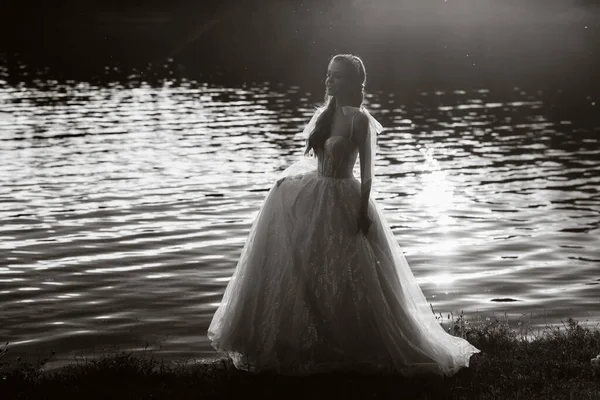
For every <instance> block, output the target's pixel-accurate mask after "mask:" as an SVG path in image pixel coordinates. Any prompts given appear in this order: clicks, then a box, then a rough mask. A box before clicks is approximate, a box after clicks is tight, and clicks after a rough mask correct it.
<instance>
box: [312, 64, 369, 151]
mask: <svg viewBox="0 0 600 400" xmlns="http://www.w3.org/2000/svg"><path fill="white" fill-rule="evenodd" d="M334 61H342V62H343V63H344V64H345V65H346V70H347V74H346V76H347V84H348V85H349V87H348V89H349V96H350V105H351V106H353V107H360V106H361V105H362V103H363V101H364V98H365V84H366V82H367V72H366V71H365V66H364V64H363V62H362V60H361V59H360V58H358V57H357V56H355V55H352V54H338V55H336V56H334V57H333V58H332V59H331V60H330V61H329V64H331V63H332V62H334ZM335 106H336V99H335V97H333V96H328V95H327V94H325V101H324V102H323V104H322V106H321V107H325V110H324V111H323V112H322V113H321V115H319V117H318V118H317V121H316V122H315V129H314V130H313V131H312V132H311V133H310V134H309V135H308V139H307V140H306V150H305V151H304V154H305V155H307V154H309V153H310V151H311V150H312V152H313V155H315V156H316V155H317V152H318V151H322V150H323V146H324V145H325V140H327V138H328V137H329V135H331V123H332V122H333V115H334V113H335Z"/></svg>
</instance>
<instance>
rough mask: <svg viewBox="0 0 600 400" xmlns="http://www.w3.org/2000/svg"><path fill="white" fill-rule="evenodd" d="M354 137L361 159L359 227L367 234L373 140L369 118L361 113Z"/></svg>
mask: <svg viewBox="0 0 600 400" xmlns="http://www.w3.org/2000/svg"><path fill="white" fill-rule="evenodd" d="M353 137H354V140H355V143H356V144H357V145H358V155H359V157H360V208H359V217H358V221H359V222H358V225H359V230H360V229H363V233H365V234H366V231H367V230H368V227H369V225H370V224H371V221H370V219H369V216H368V210H369V197H370V195H371V182H372V176H371V173H370V172H369V170H370V168H371V157H372V153H371V140H369V118H368V117H367V116H366V115H365V114H363V113H362V112H360V113H359V114H358V115H357V116H356V119H355V126H354V128H353Z"/></svg>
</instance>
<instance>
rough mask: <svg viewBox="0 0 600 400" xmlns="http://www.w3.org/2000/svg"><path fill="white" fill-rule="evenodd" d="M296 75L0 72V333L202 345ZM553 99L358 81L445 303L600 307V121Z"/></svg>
mask: <svg viewBox="0 0 600 400" xmlns="http://www.w3.org/2000/svg"><path fill="white" fill-rule="evenodd" d="M0 79H1V78H0ZM307 92H308V90H307V89H303V88H300V87H289V86H284V85H281V84H277V85H275V84H270V83H268V82H266V83H262V84H258V85H247V86H241V87H224V86H217V85H211V84H206V83H198V82H193V81H183V82H180V83H177V84H173V83H170V82H168V81H167V82H165V83H164V84H163V85H158V86H157V85H149V84H145V83H143V82H134V81H133V79H132V81H131V82H130V83H129V84H118V83H112V84H106V85H103V86H101V87H100V86H92V85H90V84H88V83H79V82H73V81H71V82H66V83H58V82H55V81H34V82H31V83H27V84H25V83H22V84H12V83H11V84H9V83H7V82H5V81H0V159H1V163H0V310H1V311H0V318H1V324H0V341H10V342H11V344H10V345H9V347H10V348H12V351H13V352H14V353H19V352H26V353H29V354H38V353H42V352H43V353H48V352H50V351H51V350H56V352H57V354H58V356H59V357H58V359H61V358H62V359H65V360H68V359H71V360H72V356H73V355H77V354H90V353H93V352H101V349H103V348H106V347H107V346H113V345H114V346H118V347H119V348H120V349H139V348H143V347H144V345H145V343H146V341H148V342H149V344H150V348H153V347H156V346H158V345H161V346H162V347H161V353H160V355H161V356H163V357H165V358H171V359H182V358H186V357H210V356H212V355H213V353H212V352H211V350H210V348H209V344H208V341H207V339H206V337H205V334H206V329H207V327H208V324H209V322H210V319H211V317H212V314H213V312H214V311H215V309H216V307H217V305H218V303H219V301H220V299H221V296H222V294H223V290H224V289H225V286H226V284H227V280H228V278H229V276H230V275H231V274H232V272H233V269H234V268H235V265H236V261H237V258H238V257H239V254H240V251H241V249H242V246H243V244H244V241H245V238H246V235H247V233H248V231H249V229H250V226H251V223H252V221H253V218H254V216H255V214H256V212H257V211H258V209H259V207H260V205H261V202H262V200H263V199H264V196H265V194H266V192H267V191H268V189H269V187H270V185H271V184H273V183H274V180H275V178H276V176H277V174H278V173H279V171H281V170H282V169H283V168H285V167H286V166H287V165H289V164H290V163H291V162H293V161H294V160H296V158H297V157H298V155H299V154H300V153H301V152H302V150H303V143H304V142H303V138H302V137H301V135H300V134H299V132H300V131H301V130H302V127H303V125H304V124H305V123H306V122H307V121H308V119H309V118H310V116H311V114H312V109H313V107H314V105H315V102H316V101H318V100H319V99H318V96H316V95H315V94H311V93H307ZM319 96H320V94H319ZM546 98H547V96H545V94H544V93H542V92H525V91H523V90H519V89H515V90H512V91H511V92H510V94H509V95H508V96H507V95H505V94H504V95H499V94H498V93H496V92H494V91H490V90H469V91H452V92H428V93H416V95H415V96H409V97H407V96H403V97H402V99H400V97H399V94H398V93H396V92H395V91H393V90H389V91H378V92H376V93H373V94H372V95H370V97H369V98H368V104H367V105H368V107H369V108H370V110H371V111H372V113H373V114H374V116H375V117H376V118H378V119H379V120H380V121H381V123H382V124H383V125H384V126H385V127H387V128H388V129H387V130H386V131H384V132H383V133H382V134H381V135H380V137H379V154H378V159H377V170H376V172H377V179H376V182H375V185H374V193H373V196H374V197H375V198H376V199H377V201H378V202H379V203H380V204H381V205H382V207H383V208H384V211H385V213H386V217H387V218H388V220H389V222H390V224H391V225H392V228H393V231H394V232H395V233H396V235H397V239H398V241H399V243H400V244H401V246H402V248H403V249H404V251H405V254H406V256H407V258H408V261H409V263H410V264H411V267H412V269H413V271H414V274H415V276H416V277H417V279H418V281H419V283H420V284H421V287H422V289H423V291H424V293H425V295H426V297H427V299H428V300H429V301H430V302H431V303H432V305H433V307H434V308H435V309H436V310H437V311H440V312H441V313H443V314H444V315H445V314H447V313H449V312H453V313H454V314H456V313H457V312H460V310H464V312H465V314H466V315H467V316H468V317H475V315H476V314H477V313H478V314H479V315H481V316H492V315H499V314H502V315H503V314H504V313H505V312H506V313H507V315H508V316H509V317H512V318H514V320H515V321H516V320H518V318H519V317H521V316H522V315H523V314H526V315H527V317H526V318H531V320H532V321H533V322H534V324H544V323H545V322H548V323H560V320H561V319H565V318H568V317H574V318H578V319H581V320H586V319H588V320H589V321H590V324H591V325H595V324H596V323H598V322H599V321H600V311H598V310H600V286H598V285H599V284H600V250H599V249H600V228H599V224H600V139H599V137H600V129H599V128H598V127H600V124H599V123H598V118H596V117H594V115H595V114H594V115H591V116H590V115H588V116H587V117H586V118H580V117H579V116H578V117H572V118H569V117H565V115H579V114H577V113H576V111H577V110H575V114H573V110H561V109H559V108H557V106H556V104H551V103H548V101H547V100H545V99H546ZM590 101H591V100H590ZM589 106H590V107H594V105H592V104H590V105H589ZM596 107H597V106H596ZM563 111H564V112H563ZM569 113H571V114H569ZM498 300H508V301H498Z"/></svg>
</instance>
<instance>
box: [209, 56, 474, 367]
mask: <svg viewBox="0 0 600 400" xmlns="http://www.w3.org/2000/svg"><path fill="white" fill-rule="evenodd" d="M365 81H366V72H365V68H364V65H363V63H362V61H361V60H360V58H358V57H356V56H353V55H347V54H340V55H336V56H335V57H333V58H332V59H331V62H330V63H329V67H328V71H327V79H326V87H327V93H326V96H325V97H326V102H325V105H324V106H323V107H321V108H319V109H317V111H316V112H315V114H314V116H313V117H312V119H311V120H310V122H309V123H308V125H307V126H306V128H305V129H304V131H305V133H306V134H308V140H307V146H306V152H305V155H307V156H309V157H304V159H303V160H301V161H299V162H297V163H295V164H294V165H292V166H291V167H289V168H288V169H287V170H286V171H284V173H283V176H282V177H281V179H279V180H278V181H277V183H276V184H275V185H274V186H273V187H272V188H271V190H270V191H269V193H268V195H267V197H266V199H265V201H264V203H263V205H262V207H261V209H260V211H259V213H258V216H257V218H256V220H255V222H254V224H253V226H252V228H251V230H250V234H249V237H248V240H247V242H246V244H245V246H244V249H243V250H242V254H241V257H240V260H239V262H238V264H237V267H236V269H235V272H234V274H233V276H232V278H231V280H230V281H229V284H228V285H227V289H226V290H225V294H224V296H223V300H222V302H221V303H220V306H219V307H218V309H217V311H216V313H215V315H214V317H213V320H212V322H211V324H210V327H209V329H208V337H209V339H210V341H211V344H212V346H213V347H214V348H215V349H216V350H217V351H218V352H220V353H222V354H225V355H227V356H229V357H231V359H232V360H233V363H234V365H235V367H236V368H238V369H242V370H247V371H252V372H260V371H274V372H277V373H280V374H286V375H305V374H312V373H321V372H331V371H350V370H355V371H362V372H387V373H395V374H400V375H403V376H413V375H420V374H436V375H442V376H450V375H453V374H454V373H456V372H457V371H458V370H459V369H460V368H461V367H468V366H469V358H470V357H471V355H472V354H474V353H477V352H479V350H478V349H477V348H475V347H474V346H472V345H471V344H470V343H469V342H467V341H466V340H464V339H461V338H458V337H455V336H452V335H450V334H448V333H446V332H445V331H444V329H443V328H442V327H441V326H440V325H439V323H438V322H437V321H436V319H435V317H434V315H433V313H432V312H431V310H430V308H429V305H428V302H427V301H426V299H425V296H424V295H423V293H422V291H421V289H420V288H419V285H418V284H417V282H416V280H415V278H414V276H413V274H412V271H411V270H410V267H409V266H408V263H407V262H406V259H405V258H404V256H403V254H402V250H401V249H400V246H399V245H398V243H397V241H396V238H395V237H394V234H393V233H392V231H391V229H390V227H389V225H388V223H387V222H386V220H385V217H384V215H383V213H382V211H381V209H380V208H379V206H378V205H377V203H376V202H375V201H374V200H373V199H371V198H370V191H371V182H372V180H373V175H374V173H373V165H374V158H375V157H374V156H375V149H376V146H375V145H376V143H375V139H376V135H377V133H379V132H380V131H381V130H382V126H381V125H380V124H379V122H377V121H376V120H375V119H374V118H373V117H372V116H371V115H370V114H369V112H368V111H367V110H366V109H365V108H364V107H362V106H361V104H362V102H363V98H364V87H365ZM311 155H315V156H316V164H315V161H314V159H315V157H310V156H311ZM357 157H359V158H360V181H359V180H357V179H356V178H355V177H354V176H353V173H352V171H353V169H354V165H355V163H356V159H357Z"/></svg>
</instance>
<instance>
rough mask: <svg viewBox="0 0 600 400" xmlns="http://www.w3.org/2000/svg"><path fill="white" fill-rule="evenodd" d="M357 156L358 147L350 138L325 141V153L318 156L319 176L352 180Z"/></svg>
mask: <svg viewBox="0 0 600 400" xmlns="http://www.w3.org/2000/svg"><path fill="white" fill-rule="evenodd" d="M357 156H358V147H357V146H356V145H355V144H354V142H353V141H352V139H351V138H350V137H349V136H330V137H329V138H327V140H326V141H325V144H324V146H323V151H322V152H319V153H318V155H317V157H318V160H319V166H318V171H319V175H320V176H324V177H328V178H352V177H354V175H353V174H352V170H353V169H354V164H356V158H357Z"/></svg>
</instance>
